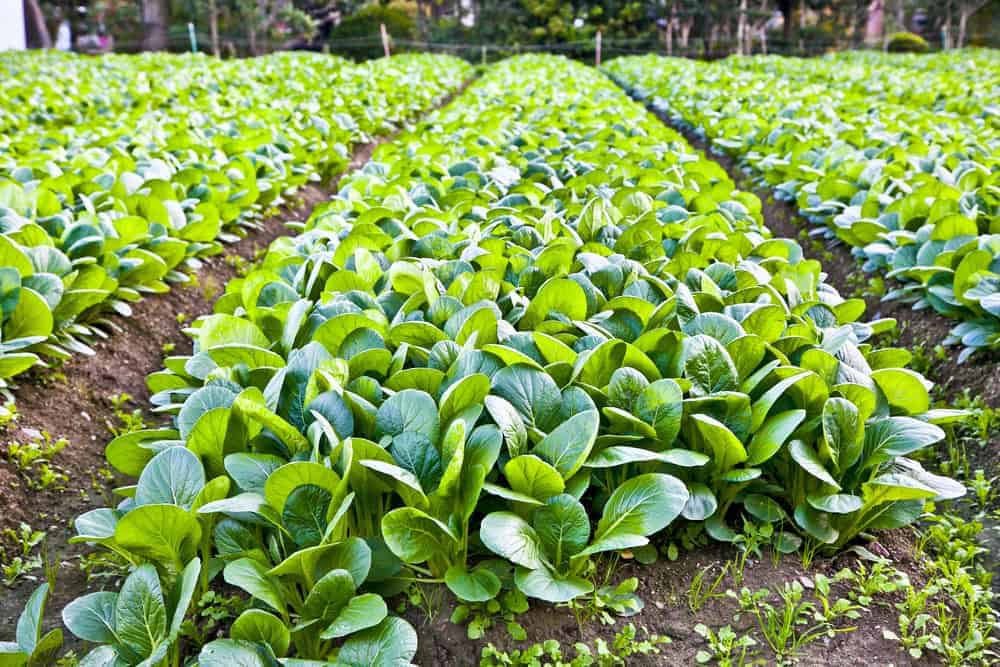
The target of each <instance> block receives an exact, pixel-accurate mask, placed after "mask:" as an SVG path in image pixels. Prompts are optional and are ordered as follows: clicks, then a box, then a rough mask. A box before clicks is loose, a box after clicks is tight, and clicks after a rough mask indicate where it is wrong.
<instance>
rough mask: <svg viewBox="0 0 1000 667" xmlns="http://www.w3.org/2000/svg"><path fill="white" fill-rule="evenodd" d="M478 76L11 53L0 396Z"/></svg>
mask: <svg viewBox="0 0 1000 667" xmlns="http://www.w3.org/2000/svg"><path fill="white" fill-rule="evenodd" d="M468 71H469V68H468V66H467V65H465V64H463V63H462V62H461V61H459V60H457V59H454V58H450V57H438V56H428V55H407V56H402V57H399V58H392V59H388V60H386V59H383V60H379V61H375V62H372V63H366V64H363V65H352V64H350V63H348V62H347V61H344V60H341V59H337V58H329V57H326V56H318V55H312V54H277V55H273V56H267V57H263V58H257V59H254V60H250V61H246V60H233V61H221V60H216V59H211V58H205V57H198V56H172V55H165V54H155V55H152V54H146V55H143V56H138V57H137V56H120V57H107V58H101V59H91V58H83V57H78V56H71V55H66V54H56V53H52V54H35V53H31V54H26V53H10V54H4V55H3V56H2V57H0V76H2V77H3V80H4V82H5V85H4V100H5V102H4V108H3V109H0V128H2V130H0V391H2V390H3V389H4V388H5V387H6V381H7V380H8V379H9V378H11V377H14V376H15V375H17V374H19V373H22V372H24V371H25V370H27V369H28V368H31V367H32V366H34V365H36V364H39V363H42V357H50V358H60V359H64V358H67V357H68V356H69V355H70V353H71V352H84V353H87V352H89V348H88V347H87V343H88V342H89V341H90V340H91V339H92V338H93V337H94V336H95V335H103V334H102V332H101V330H100V329H99V328H98V327H99V326H100V325H101V324H102V323H103V320H102V317H103V316H105V315H106V314H107V313H108V312H109V311H110V310H112V309H113V310H115V311H117V312H119V313H121V314H126V315H127V314H129V312H130V307H129V305H128V304H129V303H130V302H134V301H136V300H138V299H140V298H141V296H142V294H144V293H150V292H164V291H166V290H168V289H169V283H172V282H179V281H183V280H185V275H184V273H183V271H184V269H185V268H196V267H197V266H198V263H199V259H200V258H202V257H205V256H207V255H211V254H214V253H218V252H219V251H220V249H221V246H220V241H227V240H234V239H236V238H238V237H237V236H236V235H235V234H237V233H239V231H240V230H239V228H240V226H241V225H246V224H252V222H253V220H254V219H255V218H259V217H260V214H261V212H262V211H264V210H266V209H268V208H269V207H273V206H276V205H278V204H280V203H282V201H283V197H285V196H287V195H289V194H290V193H291V192H293V191H294V190H295V189H297V188H298V187H300V186H302V185H304V184H305V183H307V182H308V181H327V180H329V178H331V177H332V176H333V175H334V174H335V173H337V172H339V171H341V170H342V169H343V168H344V167H345V166H346V165H347V163H348V161H349V160H350V152H351V151H350V149H351V146H352V145H354V144H356V143H359V142H364V141H369V140H370V139H371V137H372V136H373V135H378V134H385V133H387V132H388V131H390V130H391V129H392V128H394V127H395V126H397V125H398V124H400V123H402V122H404V121H406V120H409V119H412V118H413V117H414V116H415V115H416V114H417V113H418V112H419V111H421V110H425V109H427V108H428V107H430V106H432V105H433V103H434V101H435V100H438V99H440V98H441V97H442V95H443V93H445V92H447V91H450V90H455V89H456V88H457V87H458V86H459V84H460V83H461V82H462V80H463V79H464V78H465V77H466V76H467V74H468ZM40 355H41V356H40Z"/></svg>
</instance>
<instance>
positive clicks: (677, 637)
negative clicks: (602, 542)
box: [403, 531, 937, 667]
mask: <svg viewBox="0 0 1000 667" xmlns="http://www.w3.org/2000/svg"><path fill="white" fill-rule="evenodd" d="M869 548H870V549H873V550H874V551H876V552H878V553H880V554H883V555H885V556H887V557H890V558H892V559H893V560H894V561H895V562H894V564H895V566H896V567H897V568H899V569H901V570H903V571H906V572H907V573H908V574H909V575H910V578H911V581H913V583H914V584H915V585H917V584H920V583H921V582H922V580H923V579H924V577H923V575H922V573H921V571H920V568H919V566H918V564H917V563H916V562H914V560H913V557H912V544H911V538H910V536H909V534H908V533H906V532H905V531H893V532H891V533H886V534H885V535H883V536H882V537H881V538H880V542H879V543H878V544H872V545H869ZM734 555H735V551H734V549H732V548H731V547H728V546H725V545H721V544H712V545H710V546H708V547H706V548H704V549H702V550H698V551H690V552H683V553H682V554H681V555H680V557H679V558H678V559H677V560H676V561H672V562H671V561H668V560H666V559H661V560H659V561H657V562H656V563H653V564H651V565H640V564H638V563H633V562H627V561H626V562H625V564H624V565H622V566H621V567H620V568H619V570H618V571H617V572H616V573H615V576H614V580H615V581H616V582H617V581H621V580H622V579H625V578H627V577H637V578H638V579H639V589H638V591H637V594H638V595H639V596H640V597H641V598H642V599H643V600H644V601H645V607H644V609H643V610H642V611H641V612H639V613H638V614H636V615H635V616H631V617H629V618H617V617H616V621H615V624H614V625H611V626H607V625H603V624H601V623H600V622H599V621H598V620H590V621H589V622H586V623H585V624H584V625H583V626H582V627H581V626H579V625H577V622H576V619H575V617H574V616H573V614H572V613H570V611H569V610H568V609H566V608H558V607H553V606H552V605H547V604H538V603H537V602H535V603H534V604H533V605H532V608H531V609H530V610H529V611H528V612H526V613H525V614H522V615H519V616H518V617H517V621H518V622H519V623H520V624H521V625H522V626H523V627H524V628H525V630H526V631H527V635H528V639H527V640H526V641H523V642H515V641H514V640H512V639H511V638H510V635H509V634H508V632H507V629H506V626H505V623H504V622H503V621H502V620H500V621H498V622H497V623H495V624H494V625H493V626H492V627H491V628H490V629H489V630H487V632H486V635H485V637H483V638H482V639H479V640H470V639H468V637H467V635H466V627H465V626H464V625H456V624H454V623H452V622H451V621H450V616H451V612H452V610H453V609H454V602H451V601H450V600H451V596H449V595H443V596H442V598H443V599H444V600H446V601H448V602H446V603H445V604H444V605H443V606H442V608H441V609H440V610H437V611H436V613H435V614H434V617H433V618H430V619H429V618H428V617H427V614H426V613H425V611H424V610H423V609H418V608H413V607H411V608H409V609H407V611H406V612H405V613H404V614H403V615H404V617H405V618H407V620H409V621H410V622H411V623H412V624H413V626H414V627H415V628H416V629H417V634H418V635H419V637H420V648H419V651H418V653H417V656H416V659H415V661H414V662H415V663H416V664H418V665H425V666H427V665H441V666H448V667H465V666H473V665H478V664H479V659H480V653H481V651H482V649H483V647H484V646H486V645H487V644H488V643H492V644H493V645H494V646H496V647H497V648H498V649H501V650H504V651H508V652H510V651H512V650H514V649H519V648H520V649H523V648H525V647H527V646H530V645H531V644H533V643H538V642H543V641H545V640H547V639H555V640H558V641H559V643H560V644H561V645H562V651H563V659H564V660H565V661H567V662H568V661H569V660H570V659H572V657H573V656H574V655H575V652H574V649H573V648H572V646H573V644H574V643H576V642H584V643H587V644H588V645H589V646H590V649H591V651H594V643H595V641H596V640H597V639H599V638H600V639H603V640H604V641H606V642H608V644H609V645H610V644H611V642H612V640H613V639H614V636H615V633H616V632H619V631H620V630H621V628H622V627H624V626H625V624H626V623H632V624H634V625H635V627H636V629H637V630H638V633H637V637H636V639H637V640H642V639H644V638H646V637H647V636H648V635H661V636H665V637H669V638H670V643H667V644H659V645H658V648H659V651H660V652H659V653H657V654H652V655H648V656H632V657H630V658H629V659H628V660H627V662H626V664H628V665H630V666H632V665H639V666H643V667H645V666H649V667H653V666H656V665H693V664H696V661H695V655H696V654H697V653H698V651H700V650H705V649H707V648H708V645H707V643H706V641H705V640H704V639H703V638H702V637H701V636H700V635H699V634H698V633H697V632H695V629H694V628H695V626H696V625H697V624H699V623H704V624H705V625H707V626H709V627H710V628H712V629H713V630H718V629H719V628H720V627H723V626H726V625H729V626H731V627H732V628H733V630H734V631H736V632H737V634H741V635H743V634H748V635H750V636H751V637H753V639H754V640H755V641H756V646H754V647H753V648H752V649H751V650H750V651H749V652H748V654H747V659H748V664H766V665H770V664H776V663H777V658H776V656H775V654H774V652H773V651H772V650H771V649H770V647H769V646H768V644H767V642H766V640H765V639H764V636H763V635H762V634H761V632H760V630H759V628H758V626H757V620H756V619H755V618H754V617H753V616H752V615H751V614H749V613H742V614H739V605H738V603H737V601H736V600H734V599H732V598H730V597H726V596H725V591H726V590H727V589H733V590H737V591H738V590H739V589H740V588H741V587H747V588H750V589H751V590H758V589H760V588H767V589H769V590H770V591H772V593H773V592H774V591H775V590H777V589H779V588H780V587H781V586H782V585H784V584H785V583H786V582H791V581H796V580H797V581H800V582H807V581H809V580H810V579H811V578H812V577H815V575H816V574H818V573H819V574H825V575H827V576H832V575H833V574H834V573H835V572H837V571H838V570H840V569H842V568H844V567H851V566H853V565H854V559H853V557H852V556H848V555H845V556H840V557H837V558H835V559H833V560H817V561H814V562H813V564H812V566H811V567H810V569H808V570H806V569H805V568H803V567H802V564H801V562H800V560H799V559H798V557H797V556H790V557H786V558H783V559H781V560H779V561H777V562H774V561H772V559H771V558H770V556H769V554H767V552H765V557H764V558H763V559H760V560H750V561H748V562H747V566H746V568H745V570H744V579H743V581H742V582H741V583H740V584H739V585H737V584H736V583H735V582H734V581H733V579H732V577H731V576H727V577H726V578H725V579H724V580H723V581H722V583H721V584H720V585H719V587H718V588H717V589H716V595H715V596H713V597H712V598H711V599H709V600H708V601H707V603H705V604H704V606H702V607H701V608H699V609H698V610H697V611H692V610H691V609H690V607H689V605H688V600H689V597H688V591H689V588H690V586H691V582H692V580H693V578H694V577H695V575H696V574H697V573H698V572H699V571H701V570H704V569H706V568H710V574H709V575H708V576H707V577H706V578H705V579H706V585H710V584H711V582H712V580H714V579H715V578H716V577H717V576H718V574H719V572H720V571H721V568H722V565H723V564H724V563H725V562H726V561H728V560H731V559H732V558H733V556H734ZM804 585H806V584H804ZM846 594H847V591H846V589H845V588H844V587H841V586H839V585H838V586H835V587H834V591H833V595H832V596H831V597H832V599H836V598H837V597H846ZM806 599H810V600H811V599H812V595H811V591H810V590H809V589H808V587H807V589H806ZM776 601H777V598H776V597H775V596H772V598H771V602H772V604H774V603H776ZM896 601H898V600H897V599H895V598H890V597H884V598H881V599H880V603H876V604H872V605H870V606H869V608H868V609H863V610H861V612H860V613H861V617H860V618H859V619H857V620H855V621H846V622H843V623H840V624H839V625H838V627H842V628H854V629H853V630H852V631H850V632H841V633H837V634H836V635H835V636H834V637H832V638H830V637H826V636H824V637H821V638H820V639H818V640H816V641H815V642H812V643H810V644H806V645H805V646H804V647H802V649H801V651H800V652H799V654H798V655H797V660H798V664H800V665H845V666H846V665H889V664H893V665H897V666H898V665H931V664H937V663H936V662H935V661H933V660H929V659H922V660H914V659H913V658H911V657H910V656H909V655H907V654H906V653H905V652H903V651H901V650H900V649H899V646H898V644H896V643H895V642H893V641H891V640H887V639H885V638H884V637H883V634H882V631H883V630H895V629H897V619H896V615H895V613H894V611H895V610H894V609H893V608H892V606H891V604H892V603H893V602H896ZM751 660H754V661H755V662H750V661H751ZM713 664H714V663H713ZM734 664H736V663H734Z"/></svg>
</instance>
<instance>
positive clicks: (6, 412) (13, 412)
mask: <svg viewBox="0 0 1000 667" xmlns="http://www.w3.org/2000/svg"><path fill="white" fill-rule="evenodd" d="M17 416H18V415H17V406H16V405H15V404H14V401H13V400H8V401H4V403H3V404H2V405H0V431H2V430H3V429H5V428H7V427H8V426H10V425H11V424H13V423H14V422H16V421H17Z"/></svg>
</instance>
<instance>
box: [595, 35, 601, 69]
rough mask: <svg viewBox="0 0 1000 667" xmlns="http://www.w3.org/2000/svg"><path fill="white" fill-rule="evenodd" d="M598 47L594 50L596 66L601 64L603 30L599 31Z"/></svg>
mask: <svg viewBox="0 0 1000 667" xmlns="http://www.w3.org/2000/svg"><path fill="white" fill-rule="evenodd" d="M596 46H597V48H596V49H595V50H594V67H600V66H601V31H600V30H598V31H597V45H596Z"/></svg>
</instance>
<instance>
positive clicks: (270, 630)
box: [229, 609, 292, 657]
mask: <svg viewBox="0 0 1000 667" xmlns="http://www.w3.org/2000/svg"><path fill="white" fill-rule="evenodd" d="M229 636H230V637H232V638H233V639H235V640H239V641H247V642H255V643H257V642H259V643H261V644H267V645H268V646H269V647H270V648H271V651H273V652H274V654H275V655H276V656H278V657H281V656H283V655H285V654H286V653H288V647H289V645H290V644H291V640H292V638H291V633H289V632H288V627H287V626H285V624H284V623H283V622H282V621H281V619H280V618H278V617H277V616H275V615H274V614H270V613H268V612H266V611H264V610H263V609H247V610H246V611H245V612H243V613H242V614H240V615H239V617H238V618H237V619H236V620H235V621H233V626H232V628H230V630H229Z"/></svg>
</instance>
